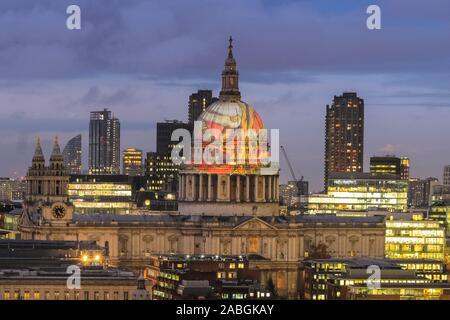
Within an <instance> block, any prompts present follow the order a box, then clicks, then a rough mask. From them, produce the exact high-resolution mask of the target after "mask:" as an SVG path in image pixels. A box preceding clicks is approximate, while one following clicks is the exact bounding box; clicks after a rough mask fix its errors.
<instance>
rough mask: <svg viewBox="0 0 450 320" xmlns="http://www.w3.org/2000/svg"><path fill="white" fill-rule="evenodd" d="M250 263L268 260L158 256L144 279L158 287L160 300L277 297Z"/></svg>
mask: <svg viewBox="0 0 450 320" xmlns="http://www.w3.org/2000/svg"><path fill="white" fill-rule="evenodd" d="M249 259H250V260H265V259H264V258H263V257H261V256H256V255H254V256H251V257H247V256H245V255H243V256H219V255H216V256H209V255H161V256H155V255H154V256H152V257H151V258H150V264H149V265H148V266H147V267H146V268H145V270H144V275H145V277H146V278H147V279H150V280H151V281H152V282H153V283H155V285H154V286H153V297H154V298H155V299H157V300H179V299H221V300H243V299H270V298H271V297H272V296H273V293H272V292H270V291H269V290H267V289H265V288H263V287H262V286H261V285H260V283H259V279H260V273H261V272H260V271H259V270H258V269H256V268H252V267H251V266H250V261H249Z"/></svg>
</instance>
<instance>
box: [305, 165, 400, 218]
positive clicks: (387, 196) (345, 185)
mask: <svg viewBox="0 0 450 320" xmlns="http://www.w3.org/2000/svg"><path fill="white" fill-rule="evenodd" d="M407 193H408V182H407V181H405V180H401V179H400V175H393V174H388V173H333V174H330V176H329V177H328V192H327V194H313V195H310V196H309V197H308V212H309V213H310V214H336V213H338V212H341V211H368V210H369V209H378V210H387V211H391V212H394V211H395V212H405V211H406V209H407Z"/></svg>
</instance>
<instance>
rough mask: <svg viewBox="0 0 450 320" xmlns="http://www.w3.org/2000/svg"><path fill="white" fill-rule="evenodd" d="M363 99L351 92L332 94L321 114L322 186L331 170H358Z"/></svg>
mask: <svg viewBox="0 0 450 320" xmlns="http://www.w3.org/2000/svg"><path fill="white" fill-rule="evenodd" d="M363 151H364V100H363V99H361V98H359V97H358V96H357V94H356V93H355V92H344V93H343V95H342V96H334V99H333V103H332V104H331V105H327V107H326V117H325V188H327V185H328V177H329V175H330V174H331V173H333V172H362V171H363V161H364V158H363V156H364V152H363Z"/></svg>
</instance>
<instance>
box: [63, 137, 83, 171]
mask: <svg viewBox="0 0 450 320" xmlns="http://www.w3.org/2000/svg"><path fill="white" fill-rule="evenodd" d="M81 151H82V150H81V134H79V135H77V136H76V137H73V138H72V139H70V140H69V141H68V142H67V144H66V146H65V147H64V150H63V152H62V155H63V158H64V167H65V168H66V170H67V172H68V173H69V174H81Z"/></svg>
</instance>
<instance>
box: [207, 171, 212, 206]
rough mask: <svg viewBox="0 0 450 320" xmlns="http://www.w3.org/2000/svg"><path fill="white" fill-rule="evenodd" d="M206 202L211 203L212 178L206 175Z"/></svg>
mask: <svg viewBox="0 0 450 320" xmlns="http://www.w3.org/2000/svg"><path fill="white" fill-rule="evenodd" d="M207 190H208V201H212V177H211V174H208V189H207Z"/></svg>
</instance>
